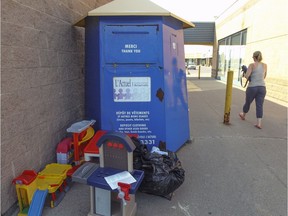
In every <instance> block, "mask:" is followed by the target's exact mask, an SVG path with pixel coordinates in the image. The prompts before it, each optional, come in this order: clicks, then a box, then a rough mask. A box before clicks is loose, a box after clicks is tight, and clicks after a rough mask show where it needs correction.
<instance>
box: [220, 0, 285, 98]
mask: <svg viewBox="0 0 288 216" xmlns="http://www.w3.org/2000/svg"><path fill="white" fill-rule="evenodd" d="M239 2H244V3H243V4H242V5H241V6H239V7H238V8H236V9H235V10H234V11H233V12H232V11H227V14H223V17H220V18H219V20H217V22H216V29H217V34H216V35H217V40H220V39H222V38H225V37H227V36H229V35H231V34H234V33H236V32H239V31H241V30H243V29H247V41H246V48H245V57H244V64H246V65H248V64H249V63H251V62H252V61H253V60H252V54H253V52H254V51H256V50H260V51H261V52H262V54H263V62H265V63H267V64H268V75H267V79H266V84H267V95H268V96H271V97H274V98H276V99H280V100H282V101H285V102H288V96H287V91H288V73H287V71H288V61H287V60H286V56H287V50H288V25H286V24H285V22H284V20H288V13H287V8H288V2H287V0H278V1H277V3H275V2H273V1H270V0H249V1H247V0H246V1H245V0H242V1H239ZM229 12H230V14H228V13H229ZM231 12H232V13H231Z"/></svg>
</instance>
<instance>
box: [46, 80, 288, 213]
mask: <svg viewBox="0 0 288 216" xmlns="http://www.w3.org/2000/svg"><path fill="white" fill-rule="evenodd" d="M187 82H188V92H189V107H190V133H191V137H192V138H193V142H192V143H191V144H186V145H184V146H183V147H182V148H181V149H180V150H179V151H178V152H177V154H178V157H179V158H180V160H181V162H182V165H183V168H184V169H185V182H184V183H183V185H181V187H180V188H178V189H177V190H176V191H175V193H174V196H173V198H172V200H171V201H169V200H167V199H164V198H161V197H158V196H153V195H148V194H144V193H140V192H138V193H137V196H136V199H137V203H138V211H137V215H138V216H148V215H149V216H158V215H169V216H180V215H183V216H205V215H214V216H257V215H259V216H268V215H269V216H285V215H287V107H285V106H282V105H279V104H277V103H274V102H271V101H268V100H266V101H265V104H264V109H265V110H264V115H265V116H264V119H263V129H262V130H259V129H257V128H255V127H254V122H255V120H256V117H255V105H254V104H253V106H252V107H251V110H250V112H249V114H248V115H247V120H245V121H242V120H240V118H239V117H238V113H239V112H240V111H241V109H242V105H243V102H244V97H245V93H244V91H242V90H239V89H237V88H233V98H232V106H231V116H230V123H231V125H229V126H227V125H224V124H223V123H222V122H223V117H224V100H225V91H226V86H225V84H223V83H221V82H219V81H216V80H215V79H211V78H203V79H200V80H198V79H197V78H193V77H192V78H188V81H187ZM89 208H90V205H89V187H88V186H85V185H81V184H78V183H75V184H74V185H73V187H72V188H71V190H70V191H69V192H68V193H67V194H66V196H65V198H64V199H63V201H62V202H61V203H60V205H59V206H57V207H56V208H54V209H51V208H48V207H45V208H44V211H43V215H44V216H70V215H75V216H86V215H87V214H88V212H89Z"/></svg>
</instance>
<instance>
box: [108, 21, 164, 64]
mask: <svg viewBox="0 0 288 216" xmlns="http://www.w3.org/2000/svg"><path fill="white" fill-rule="evenodd" d="M157 32H158V27H157V26H156V25H155V26H154V25H151V26H143V25H141V26H113V25H108V26H105V35H104V37H105V38H104V57H105V58H104V60H105V62H106V63H156V62H158V60H159V59H158V57H159V54H158V52H159V43H158V42H157V38H158V34H157Z"/></svg>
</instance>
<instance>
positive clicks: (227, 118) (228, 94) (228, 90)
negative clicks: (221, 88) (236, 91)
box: [223, 71, 233, 125]
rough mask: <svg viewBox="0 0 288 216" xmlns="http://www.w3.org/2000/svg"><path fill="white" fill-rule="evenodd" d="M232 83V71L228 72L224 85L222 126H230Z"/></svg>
mask: <svg viewBox="0 0 288 216" xmlns="http://www.w3.org/2000/svg"><path fill="white" fill-rule="evenodd" d="M232 83H233V71H228V75H227V84H226V100H225V110H224V122H223V123H224V124H226V125H229V124H230V122H229V121H230V111H231V102H232Z"/></svg>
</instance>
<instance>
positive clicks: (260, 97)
mask: <svg viewBox="0 0 288 216" xmlns="http://www.w3.org/2000/svg"><path fill="white" fill-rule="evenodd" d="M257 88H258V92H257V95H256V97H255V103H256V117H257V126H259V127H258V128H261V123H262V122H261V121H262V117H263V104H264V98H265V95H266V87H265V86H259V87H257Z"/></svg>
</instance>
